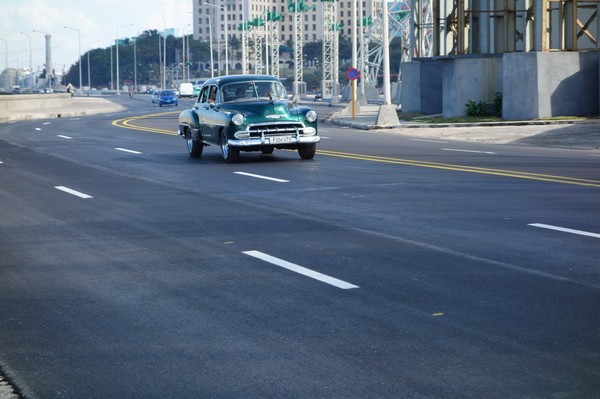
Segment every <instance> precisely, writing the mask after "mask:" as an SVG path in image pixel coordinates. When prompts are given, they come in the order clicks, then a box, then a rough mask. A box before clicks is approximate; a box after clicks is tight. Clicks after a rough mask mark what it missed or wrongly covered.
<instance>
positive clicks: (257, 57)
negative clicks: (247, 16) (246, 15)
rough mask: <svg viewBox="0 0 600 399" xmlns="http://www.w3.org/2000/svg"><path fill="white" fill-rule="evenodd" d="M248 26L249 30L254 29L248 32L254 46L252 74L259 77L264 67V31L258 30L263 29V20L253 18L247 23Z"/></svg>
mask: <svg viewBox="0 0 600 399" xmlns="http://www.w3.org/2000/svg"><path fill="white" fill-rule="evenodd" d="M248 25H249V26H250V27H251V28H255V29H250V32H252V42H253V44H254V45H253V48H254V73H255V74H257V75H259V74H262V73H263V70H264V66H265V65H264V63H263V39H264V36H265V30H264V29H258V28H260V27H263V28H264V27H265V20H264V19H262V17H255V18H253V19H252V20H251V21H250V22H248Z"/></svg>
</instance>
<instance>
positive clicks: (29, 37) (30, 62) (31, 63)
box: [21, 32, 33, 73]
mask: <svg viewBox="0 0 600 399" xmlns="http://www.w3.org/2000/svg"><path fill="white" fill-rule="evenodd" d="M21 34H22V35H23V36H27V38H28V39H29V72H30V73H33V58H32V56H31V36H29V35H28V34H27V33H25V32H21Z"/></svg>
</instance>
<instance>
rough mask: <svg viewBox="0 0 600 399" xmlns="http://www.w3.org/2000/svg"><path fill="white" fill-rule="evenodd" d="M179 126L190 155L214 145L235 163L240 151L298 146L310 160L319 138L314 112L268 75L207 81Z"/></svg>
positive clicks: (263, 151)
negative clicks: (294, 100)
mask: <svg viewBox="0 0 600 399" xmlns="http://www.w3.org/2000/svg"><path fill="white" fill-rule="evenodd" d="M178 130H179V135H180V136H181V137H183V138H184V139H185V140H186V141H187V149H188V154H189V156H190V157H192V158H197V157H200V156H201V155H202V150H203V148H204V146H207V145H215V146H218V147H221V153H222V155H223V159H224V160H225V162H236V161H237V159H238V157H239V154H240V151H259V152H262V153H263V154H271V153H272V152H273V150H274V149H282V150H297V151H298V154H299V155H300V158H301V159H312V158H313V157H314V156H315V151H316V148H317V143H318V142H319V141H320V137H319V135H318V132H317V113H316V112H315V111H314V110H312V109H311V108H309V107H305V106H299V105H296V104H295V103H293V102H291V101H289V100H288V97H287V94H286V91H285V88H284V87H283V85H282V84H281V81H280V80H279V79H277V78H275V77H273V76H266V75H230V76H221V77H219V78H213V79H209V80H207V81H206V82H205V83H204V84H203V85H202V88H201V89H200V95H199V96H198V99H197V101H196V103H195V104H194V107H193V108H192V109H189V110H185V111H183V112H182V113H181V114H180V115H179V129H178Z"/></svg>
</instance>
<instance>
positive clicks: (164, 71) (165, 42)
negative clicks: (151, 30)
mask: <svg viewBox="0 0 600 399" xmlns="http://www.w3.org/2000/svg"><path fill="white" fill-rule="evenodd" d="M161 18H162V20H163V43H164V46H163V80H162V89H163V90H165V89H166V86H167V21H166V20H165V17H161ZM159 41H160V39H159Z"/></svg>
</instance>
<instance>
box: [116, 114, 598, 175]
mask: <svg viewBox="0 0 600 399" xmlns="http://www.w3.org/2000/svg"><path fill="white" fill-rule="evenodd" d="M177 112H179V111H174V112H161V113H156V114H148V115H141V116H134V117H128V118H123V119H117V120H115V121H113V123H112V124H113V125H114V126H118V127H122V128H125V129H133V130H141V131H145V132H152V133H160V134H168V135H171V136H176V135H178V133H177V132H176V131H170V130H164V129H157V128H152V127H144V126H138V125H135V124H134V123H135V121H137V120H139V119H145V118H153V117H158V116H164V115H168V114H174V113H177ZM317 154H319V155H323V156H328V157H336V158H345V159H354V160H358V161H370V162H380V163H387V164H393V165H407V166H416V167H421V168H432V169H443V170H454V171H459V172H468V173H479V174H485V175H494V176H504V177H512V178H517V179H529V180H537V181H547V182H553V183H562V184H573V185H578V186H586V187H600V181H599V180H589V179H579V178H576V177H565V176H554V175H544V174H539V173H529V172H519V171H515V170H505V169H490V168H479V167H476V166H465V165H454V164H446V163H438V162H426V161H416V160H413V159H402V158H390V157H380V156H374V155H366V154H353V153H349V152H339V151H327V150H318V151H317Z"/></svg>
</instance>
